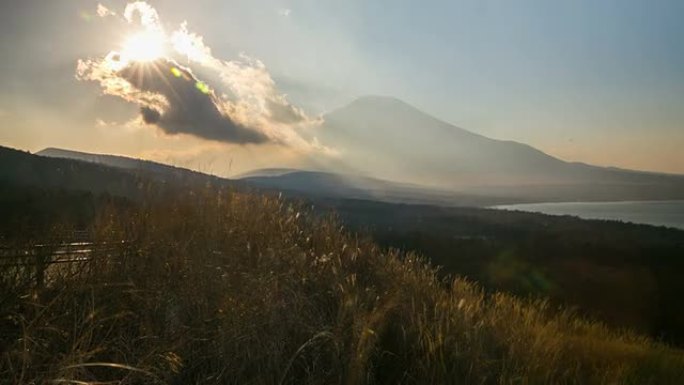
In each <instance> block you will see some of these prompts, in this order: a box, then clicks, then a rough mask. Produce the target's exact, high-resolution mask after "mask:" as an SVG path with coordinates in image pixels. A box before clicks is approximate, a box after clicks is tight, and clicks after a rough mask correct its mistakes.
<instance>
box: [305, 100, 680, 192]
mask: <svg viewBox="0 0 684 385" xmlns="http://www.w3.org/2000/svg"><path fill="white" fill-rule="evenodd" d="M324 119H325V124H324V126H323V127H322V128H321V129H320V130H319V132H317V137H318V138H319V139H320V140H321V142H322V143H331V144H333V145H334V146H335V147H336V148H337V149H339V150H340V151H341V152H342V158H343V159H344V164H343V165H341V166H343V167H346V168H347V169H352V170H358V171H359V172H362V173H365V174H368V175H376V176H381V177H382V178H386V179H390V180H410V181H414V182H416V183H420V184H425V185H433V186H440V187H442V188H448V189H452V190H460V191H465V192H469V193H472V194H486V195H497V196H508V197H511V196H514V197H519V198H530V199H533V200H578V199H581V200H597V199H601V200H623V199H679V198H684V176H682V175H668V174H658V173H648V172H638V171H629V170H621V169H616V168H605V167H596V166H590V165H586V164H582V163H570V162H565V161H562V160H560V159H557V158H554V157H552V156H550V155H547V154H545V153H543V152H541V151H539V150H537V149H535V148H533V147H530V146H528V145H526V144H522V143H517V142H513V141H502V140H495V139H490V138H487V137H484V136H482V135H478V134H475V133H473V132H470V131H467V130H464V129H462V128H459V127H456V126H453V125H451V124H449V123H446V122H443V121H441V120H439V119H436V118H434V117H432V116H430V115H428V114H425V113H424V112H422V111H420V110H418V109H416V108H414V107H412V106H410V105H408V104H406V103H404V102H402V101H400V100H398V99H394V98H389V97H380V96H369V97H363V98H360V99H357V100H355V101H354V102H352V103H350V104H349V105H347V106H345V107H342V108H340V109H338V110H336V111H333V112H331V113H329V114H327V115H325V117H324Z"/></svg>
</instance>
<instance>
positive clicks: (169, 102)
mask: <svg viewBox="0 0 684 385" xmlns="http://www.w3.org/2000/svg"><path fill="white" fill-rule="evenodd" d="M102 8H103V10H102V13H107V15H109V13H110V12H111V13H112V14H114V12H113V11H109V10H108V9H106V8H105V7H104V6H103V7H102ZM98 14H100V7H99V6H98ZM122 15H123V16H122V17H120V18H121V21H123V22H124V27H125V28H126V29H129V28H137V29H138V30H141V31H142V33H143V34H144V33H147V34H148V36H150V37H154V39H150V40H155V41H159V42H160V44H162V45H163V51H164V52H165V54H164V55H163V56H161V57H157V58H154V60H149V59H150V58H144V59H146V60H140V59H143V58H142V57H137V56H136V54H137V55H138V56H140V55H141V53H140V52H139V51H131V52H128V51H126V49H125V48H124V49H123V50H122V51H121V52H116V51H111V52H110V53H109V54H108V55H106V56H105V57H101V58H89V59H82V60H79V61H78V64H77V68H76V77H77V78H78V79H80V80H87V81H95V82H98V83H99V84H100V86H101V89H102V91H103V92H104V93H105V94H108V95H114V96H117V97H120V98H121V99H123V100H125V101H127V102H130V103H135V104H137V105H138V106H139V107H140V116H141V120H142V121H144V122H145V123H147V124H153V125H156V126H158V127H159V128H160V129H161V130H162V131H163V132H165V133H167V134H170V135H174V134H189V135H194V136H196V137H199V138H203V139H207V140H212V141H217V142H224V143H236V144H249V143H251V144H260V143H275V144H279V145H284V146H288V147H292V148H295V149H299V150H305V151H317V152H320V151H322V152H326V153H333V152H334V151H332V150H331V149H329V148H327V147H325V146H323V145H321V144H320V143H318V141H317V140H315V138H312V139H306V138H305V137H304V135H302V132H303V131H302V130H303V129H306V128H309V127H314V126H317V125H320V123H321V122H322V121H321V119H320V118H313V117H310V116H308V115H307V114H306V113H305V112H304V111H303V110H302V109H301V108H299V107H297V106H294V105H292V104H291V103H289V101H288V100H287V97H286V96H285V95H283V94H281V93H280V92H279V91H278V89H277V87H276V84H275V82H274V81H273V78H272V77H271V75H270V73H269V72H268V70H267V69H266V66H265V65H264V64H263V63H262V62H261V61H259V60H256V59H252V58H250V57H248V56H246V55H240V56H239V57H238V58H236V59H234V60H221V59H218V58H216V57H215V56H214V55H213V53H212V50H211V48H210V47H209V46H208V45H206V44H205V42H204V39H203V38H202V36H200V35H199V34H196V33H194V32H191V31H189V30H188V25H187V23H186V22H183V23H181V24H180V25H179V27H178V28H177V29H175V30H173V31H172V32H171V33H166V32H165V30H164V28H163V25H162V23H161V19H160V17H159V14H158V13H157V11H156V10H155V9H154V8H153V7H152V6H150V5H149V4H147V3H146V2H142V1H137V2H133V3H129V4H128V5H127V6H126V7H125V9H124V12H123V14H122ZM133 36H135V35H133ZM136 48H137V47H136ZM157 48H158V47H157ZM142 54H144V52H143V53H142ZM176 58H177V59H178V60H181V59H182V61H183V62H185V63H187V64H186V65H180V64H179V63H178V62H177V61H176ZM192 67H195V68H196V69H198V70H199V69H201V72H202V73H203V74H205V75H207V78H208V79H218V80H219V81H218V82H217V83H216V84H208V83H206V82H205V81H203V80H201V79H200V78H199V77H198V76H197V75H196V74H195V73H194V71H193V68H192Z"/></svg>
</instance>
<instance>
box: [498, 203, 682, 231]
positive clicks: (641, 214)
mask: <svg viewBox="0 0 684 385" xmlns="http://www.w3.org/2000/svg"><path fill="white" fill-rule="evenodd" d="M493 208H496V209H503V210H519V211H529V212H535V213H543V214H551V215H573V216H577V217H580V218H584V219H609V220H617V221H623V222H632V223H643V224H648V225H655V226H667V227H675V228H679V229H684V201H640V202H637V201H633V202H632V201H630V202H558V203H524V204H514V205H501V206H494V207H493Z"/></svg>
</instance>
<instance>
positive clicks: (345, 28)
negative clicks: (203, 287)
mask: <svg viewBox="0 0 684 385" xmlns="http://www.w3.org/2000/svg"><path fill="white" fill-rule="evenodd" d="M148 3H149V5H151V6H153V7H154V8H155V9H156V11H157V12H158V15H159V19H160V21H159V25H160V26H161V28H163V29H164V30H165V31H167V32H169V33H170V32H171V31H177V30H179V28H180V25H181V23H183V22H184V21H185V22H187V24H186V26H187V30H188V31H190V34H189V35H188V36H194V37H196V36H201V37H202V42H203V44H205V45H206V46H207V47H210V48H211V59H207V60H204V61H203V62H200V61H197V62H193V63H191V59H190V58H189V56H188V57H187V58H186V61H183V60H182V59H177V60H178V62H177V63H176V62H173V63H164V65H167V66H170V67H169V68H171V67H173V66H174V65H176V64H177V67H178V68H180V69H183V68H185V67H184V65H188V66H190V65H191V64H192V65H193V66H194V67H193V70H194V72H192V73H191V72H188V74H199V75H202V76H204V78H206V79H210V80H212V81H213V82H212V83H211V84H210V85H211V87H212V94H213V93H215V94H216V97H215V98H214V97H208V98H204V99H202V98H196V99H192V101H188V100H187V99H184V100H185V101H186V102H188V103H189V102H192V103H195V104H193V105H198V106H202V107H201V108H202V109H204V110H207V109H208V110H211V111H210V113H211V114H210V115H203V116H201V117H198V116H195V115H192V116H189V115H188V114H186V113H185V112H183V111H182V109H179V108H176V107H174V106H173V105H166V104H164V105H163V106H162V105H156V104H154V103H153V102H149V101H145V103H148V102H149V103H150V104H149V106H147V108H148V112H149V111H152V112H151V113H148V114H143V116H145V117H146V119H147V118H150V117H154V118H155V119H154V123H155V124H156V125H154V126H151V125H150V124H144V122H141V121H140V116H141V115H140V107H139V104H140V100H141V99H140V98H141V94H142V93H144V91H149V90H150V88H149V87H153V85H152V84H151V83H149V82H148V83H147V84H140V85H139V86H140V87H138V88H136V89H135V90H133V91H134V92H128V93H127V94H125V95H122V94H121V93H120V92H122V91H121V90H113V89H111V88H109V89H108V88H106V87H107V86H106V85H103V83H102V82H103V81H107V79H104V77H103V76H104V75H102V74H101V73H100V72H97V69H98V68H100V67H98V65H100V66H101V65H105V64H106V63H104V64H103V61H104V59H102V58H104V57H105V56H106V55H107V54H108V53H109V52H111V51H112V50H116V49H119V50H120V49H121V45H122V44H123V42H124V41H125V40H126V38H127V35H128V34H129V32H131V31H132V30H133V29H134V28H137V29H140V25H138V24H140V20H138V19H136V18H135V17H134V18H133V20H132V21H133V23H128V21H126V20H124V15H123V14H124V9H125V7H126V4H127V2H125V1H113V0H112V1H105V0H102V1H99V2H98V1H85V0H52V1H41V0H25V1H19V0H10V1H3V2H1V3H0V84H2V87H1V88H0V144H2V145H6V146H10V147H15V148H20V149H24V150H29V151H38V150H40V149H42V148H45V147H50V146H52V147H62V148H69V149H75V150H82V151H90V152H102V153H114V154H121V155H128V156H135V157H143V158H148V159H152V160H157V161H162V162H167V163H173V164H176V165H180V166H186V167H192V168H195V169H200V170H202V171H207V172H214V173H218V174H222V175H234V174H236V173H239V172H243V171H247V170H249V169H253V168H260V167H278V166H289V167H297V166H301V165H303V164H304V163H305V160H306V159H309V160H310V159H311V158H315V157H316V156H319V155H318V154H321V155H320V156H321V157H325V156H330V154H334V151H335V148H334V143H318V142H317V141H316V140H315V139H314V138H315V129H316V125H317V124H319V123H320V114H323V113H325V112H327V111H330V110H333V109H335V108H338V107H340V106H343V105H345V104H346V103H349V102H351V101H352V100H354V99H355V98H357V97H360V96H363V95H369V94H378V95H388V96H394V97H397V98H399V99H402V100H404V101H406V102H408V103H410V104H412V105H414V106H416V107H418V108H419V109H421V110H423V111H425V112H427V113H429V114H432V115H434V116H436V117H438V118H440V119H443V120H445V121H447V122H450V123H452V124H454V125H457V126H459V127H462V128H465V129H467V130H470V131H473V132H476V133H479V134H482V135H485V136H489V137H492V138H497V139H506V140H515V141H519V142H523V143H527V144H530V145H532V146H534V147H536V148H538V149H540V150H542V151H544V152H546V153H548V154H550V155H553V156H557V157H559V158H561V159H564V160H569V161H581V162H586V163H590V164H596V165H606V166H618V167H624V168H631V169H638V170H650V171H662V172H671V173H682V174H684V38H682V36H684V23H682V22H681V20H682V18H683V17H684V2H682V1H678V0H671V1H669V0H653V1H643V0H641V1H637V0H610V1H609V0H573V1H562V2H561V1H546V0H516V1H510V0H498V1H495V0H469V1H465V0H464V1H459V0H450V1H447V0H442V1H402V0H394V1H384V0H383V1H381V0H375V1H367V0H365V1H364V0H345V1H333V0H290V1H285V0H277V1H266V0H233V1H227V0H194V1H192V2H187V1H172V0H158V1H154V0H150V1H149V2H148ZM98 4H99V5H101V6H102V7H103V8H101V9H102V10H105V9H106V10H107V11H109V12H111V14H109V13H105V12H104V11H103V12H102V16H103V17H101V16H100V15H98V12H97V11H98ZM114 14H116V15H114ZM136 23H137V24H136ZM180 56H183V55H180ZM87 60H92V62H89V63H90V67H87V66H86V67H85V69H83V68H82V70H83V71H85V72H84V73H81V74H80V75H79V74H78V71H77V67H78V64H79V63H85V61H87ZM98 60H99V61H98ZM79 61H80V62H79ZM174 63H175V64H174ZM84 66H85V64H84ZM182 74H183V76H182V77H179V78H178V79H179V80H178V81H179V82H181V81H182V80H189V81H190V83H187V84H188V85H194V84H195V81H196V79H195V76H194V75H192V76H191V77H190V75H187V76H186V74H185V72H183V73H182ZM109 80H111V79H109ZM107 84H109V85H111V83H107ZM160 84H161V83H160ZM179 84H181V83H179ZM182 84H185V83H182ZM145 87H147V88H145ZM159 87H163V85H159ZM226 89H227V90H226ZM224 91H225V92H227V93H228V94H230V95H229V96H230V97H232V101H230V100H228V98H226V99H225V100H224V99H223V96H222V95H221V94H222V93H223V92H224ZM117 92H119V94H117ZM183 95H186V94H183ZM187 95H190V96H192V95H194V94H192V93H188V94H187ZM190 96H188V97H190ZM200 96H201V95H200ZM184 97H185V96H184ZM192 97H193V98H194V96H192ZM132 101H133V102H132ZM162 104H163V103H162ZM155 109H166V110H165V112H164V113H162V114H157V113H156V112H155V111H156V110H155ZM283 114H285V115H283ZM226 117H228V118H226ZM222 118H226V119H227V120H225V119H224V120H225V121H224V120H221V119H222ZM136 119H137V120H136ZM193 119H202V120H199V121H201V122H203V123H206V124H208V125H210V126H211V124H214V123H215V124H218V125H219V128H220V127H224V128H225V127H227V130H229V132H230V135H227V136H217V135H216V132H215V131H211V130H207V131H204V132H197V131H192V130H189V129H187V127H186V126H184V125H183V123H184V122H187V121H188V120H193ZM193 121H197V120H193ZM148 123H149V122H148ZM304 126H310V127H304ZM274 127H275V128H274ZM254 132H256V133H257V134H254ZM248 133H252V134H248Z"/></svg>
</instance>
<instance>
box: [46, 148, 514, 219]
mask: <svg viewBox="0 0 684 385" xmlns="http://www.w3.org/2000/svg"><path fill="white" fill-rule="evenodd" d="M36 155H39V156H43V157H50V158H58V159H72V160H78V161H84V162H89V163H94V164H99V165H104V166H111V167H115V168H117V169H123V170H128V171H132V172H134V173H135V174H141V173H142V174H144V175H147V176H151V177H152V176H153V177H155V178H156V179H160V180H163V181H168V182H171V181H177V180H179V179H182V180H188V181H191V180H192V181H195V182H197V183H202V182H205V181H209V182H211V183H223V184H230V185H232V186H233V187H235V188H254V189H257V190H260V191H275V192H283V193H286V194H288V195H289V196H293V197H304V198H306V197H328V198H360V199H370V200H378V201H386V202H403V203H427V204H437V205H447V206H454V205H460V206H464V205H465V206H484V205H494V204H504V203H518V202H525V201H526V200H524V199H516V198H510V197H501V196H499V197H488V196H480V195H476V194H465V193H460V194H459V193H454V192H450V191H447V190H440V189H435V188H427V187H424V186H419V185H412V184H407V183H396V182H390V181H387V180H382V179H378V178H370V177H364V176H358V175H351V174H341V173H332V172H323V171H304V170H297V169H291V168H276V169H259V170H253V171H251V172H249V173H245V174H243V175H240V176H239V177H238V178H237V179H232V180H231V179H226V178H218V177H215V176H211V175H207V174H202V173H199V172H195V171H192V170H188V169H184V168H179V167H172V166H168V165H165V164H161V163H156V162H152V161H147V160H140V159H132V158H128V157H124V156H115V155H102V154H90V153H84V152H78V151H72V150H65V149H56V148H48V149H45V150H42V151H39V152H37V153H36Z"/></svg>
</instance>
